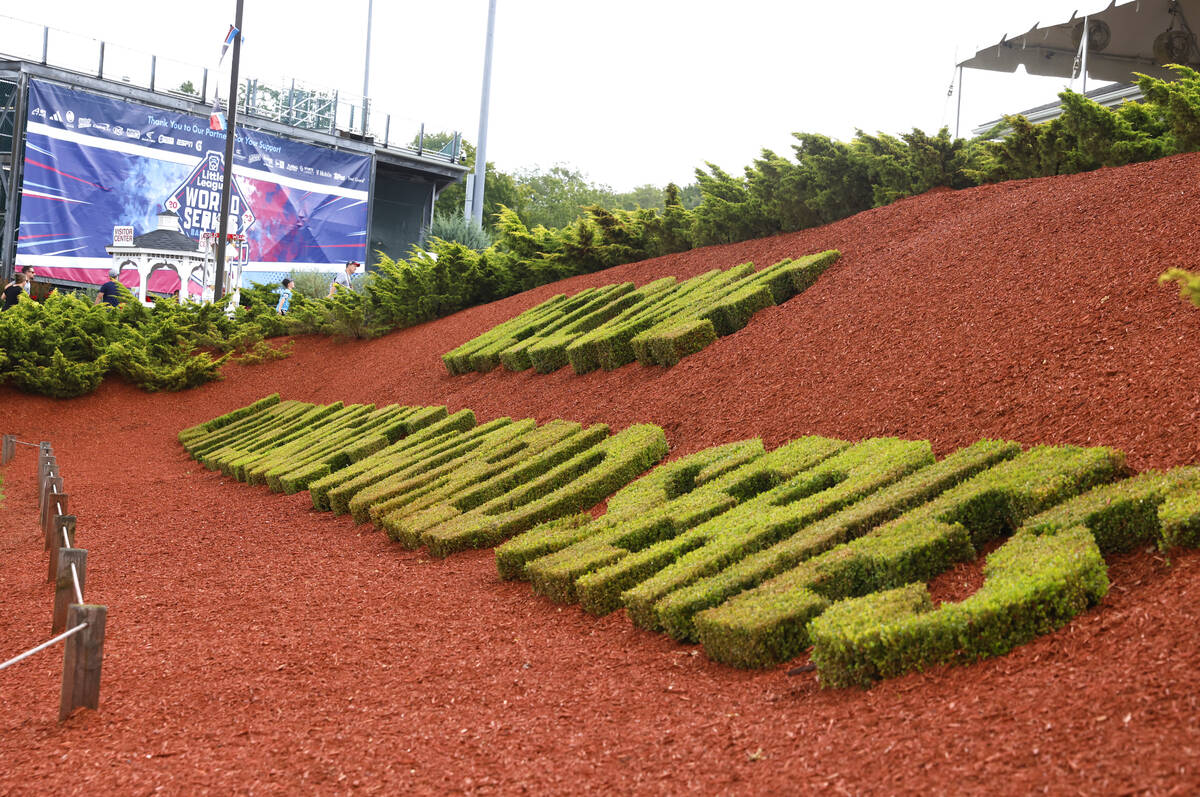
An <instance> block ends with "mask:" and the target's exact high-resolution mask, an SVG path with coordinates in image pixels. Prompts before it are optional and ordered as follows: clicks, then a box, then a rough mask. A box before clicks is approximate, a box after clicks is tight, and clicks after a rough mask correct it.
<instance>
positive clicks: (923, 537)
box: [694, 446, 1125, 667]
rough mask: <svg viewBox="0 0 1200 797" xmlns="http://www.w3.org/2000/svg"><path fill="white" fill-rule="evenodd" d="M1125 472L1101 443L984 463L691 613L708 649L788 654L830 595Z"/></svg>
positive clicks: (939, 564)
mask: <svg viewBox="0 0 1200 797" xmlns="http://www.w3.org/2000/svg"><path fill="white" fill-rule="evenodd" d="M1124 473H1125V461H1124V456H1123V455H1122V454H1121V453H1120V452H1118V451H1114V450H1112V449H1107V448H1087V449H1084V448H1077V447H1074V446H1057V447H1049V446H1040V447H1037V448H1033V449H1031V450H1029V451H1027V452H1025V453H1023V454H1021V455H1020V456H1017V457H1015V458H1013V459H1010V460H1007V461H1005V462H1002V463H1000V464H999V465H996V466H995V467H992V468H989V469H988V470H985V471H983V472H982V473H980V474H978V475H977V476H974V477H972V478H970V479H968V480H967V481H965V482H963V483H962V484H960V485H958V486H957V487H953V488H951V489H950V490H948V491H947V492H945V493H943V494H942V495H940V496H939V497H937V498H935V499H934V500H933V501H931V502H930V503H928V504H925V505H924V506H921V507H918V508H917V509H914V510H911V511H910V512H908V513H906V514H904V515H903V516H901V517H899V518H897V519H896V520H893V521H891V522H889V523H886V524H884V525H883V526H880V527H879V528H877V529H874V530H872V531H870V532H868V533H866V534H864V535H863V536H861V537H859V538H857V539H855V540H852V541H850V542H848V543H845V544H843V545H840V546H838V547H836V548H833V549H831V550H829V551H827V552H825V553H823V554H820V555H819V556H816V557H814V558H812V559H809V560H807V561H805V562H803V563H801V564H800V565H799V566H797V567H796V568H794V569H792V570H790V571H787V572H785V573H782V574H781V575H778V576H775V577H774V578H772V579H770V580H768V581H766V582H765V583H763V584H762V585H760V586H758V587H756V588H754V589H751V590H748V591H746V592H743V593H741V594H739V595H737V596H736V597H734V598H732V599H730V600H729V601H727V602H726V603H724V604H722V605H720V606H717V607H715V608H711V609H707V610H705V611H703V612H700V613H699V614H697V615H695V617H694V623H695V628H696V634H697V637H698V638H699V640H700V642H701V643H702V644H703V645H704V649H705V652H707V653H708V655H709V657H710V658H712V659H714V660H716V661H721V662H724V663H727V664H732V665H734V666H738V667H763V666H768V665H771V664H775V663H778V662H781V661H786V660H787V659H789V658H792V657H793V656H796V655H797V654H799V653H800V652H801V651H802V650H804V649H805V648H806V647H808V645H809V637H808V632H807V626H808V623H809V621H810V620H812V619H813V618H815V617H817V616H818V615H820V614H821V613H823V612H824V611H825V610H826V609H827V608H828V607H829V605H830V604H831V603H832V602H833V601H836V600H840V599H843V598H850V597H859V596H865V595H868V594H870V593H872V592H876V591H879V590H886V589H891V588H894V587H899V586H902V585H904V584H907V583H910V582H914V581H927V580H929V579H931V578H933V577H934V576H936V575H938V574H939V573H941V572H943V571H944V570H946V569H947V568H949V567H950V566H952V565H953V564H954V563H956V562H960V561H965V560H968V559H972V558H974V557H975V555H976V548H975V546H976V545H982V544H983V543H985V542H987V541H989V540H991V539H994V538H995V537H998V536H1000V535H1001V534H1004V533H1006V532H1011V531H1012V530H1014V529H1015V528H1016V527H1017V526H1018V525H1019V524H1020V523H1021V522H1022V521H1024V520H1025V519H1027V518H1029V517H1031V516H1032V515H1035V514H1037V513H1038V512H1039V511H1041V510H1044V509H1047V508H1049V507H1051V506H1053V505H1055V504H1057V503H1059V502H1061V501H1063V500H1065V499H1067V498H1070V497H1072V496H1074V495H1077V494H1079V493H1082V492H1084V491H1086V490H1088V489H1090V488H1092V487H1094V486H1096V485H1099V484H1103V483H1106V482H1109V481H1112V480H1113V479H1115V478H1117V477H1118V476H1120V475H1123V474H1124Z"/></svg>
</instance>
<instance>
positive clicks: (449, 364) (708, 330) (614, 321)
mask: <svg viewBox="0 0 1200 797" xmlns="http://www.w3.org/2000/svg"><path fill="white" fill-rule="evenodd" d="M837 257H838V253H837V252H835V251H828V252H822V253H820V254H817V255H810V256H808V257H805V258H802V259H801V260H799V261H792V260H784V261H780V262H779V263H776V264H775V265H774V266H771V267H769V268H766V269H763V270H762V271H760V272H756V271H755V270H754V267H753V265H751V264H749V263H745V264H742V265H740V266H736V267H734V268H731V269H728V270H726V271H719V270H713V271H710V272H707V273H705V274H701V275H699V276H697V277H693V278H692V279H689V280H687V281H685V282H683V283H677V282H676V281H675V280H674V279H673V278H667V279H661V280H656V281H654V282H652V283H649V284H648V285H646V286H644V287H642V288H640V289H636V290H635V289H634V286H633V284H632V283H625V284H622V285H609V286H607V287H605V288H600V289H596V288H588V289H587V290H584V291H582V292H580V293H578V294H575V295H574V296H572V297H569V298H567V297H554V299H551V300H550V301H547V302H543V303H542V304H540V305H538V306H536V307H534V308H532V309H530V310H527V311H525V312H524V313H522V314H521V315H519V316H517V317H516V318H512V319H509V320H508V321H506V322H504V323H502V324H499V325H498V326H496V327H493V328H492V329H490V330H488V331H487V332H485V333H484V334H482V335H480V336H478V337H476V338H474V339H472V340H469V341H467V342H466V343H463V344H462V345H460V346H458V347H457V348H455V349H453V350H451V351H449V352H447V353H445V354H444V355H442V362H443V363H444V364H445V366H446V370H447V371H449V372H450V374H452V375H458V374H464V373H467V372H468V371H471V370H474V371H480V372H487V371H490V370H491V369H492V368H495V367H496V365H498V364H503V365H504V367H505V368H507V369H509V370H510V371H521V370H525V369H527V368H533V369H534V370H536V371H538V372H539V373H550V372H552V371H556V370H558V369H559V368H562V367H563V366H565V365H567V364H570V365H571V366H572V368H573V369H574V370H575V372H576V373H577V374H583V373H587V372H588V371H591V370H594V369H596V368H605V369H612V368H617V367H619V366H621V365H624V364H626V363H629V362H633V360H635V359H637V360H640V361H641V362H642V363H644V364H647V365H667V366H669V365H674V364H675V363H677V362H679V360H681V359H682V358H683V357H686V356H687V355H689V354H694V353H695V352H698V351H700V350H701V349H703V348H705V347H706V346H708V345H709V344H710V343H712V342H713V341H715V340H716V339H717V338H718V337H719V336H721V335H728V334H731V333H733V332H736V331H737V330H739V329H741V328H742V327H744V326H745V325H746V324H747V323H748V322H749V320H750V318H751V316H753V315H754V313H756V312H758V311H759V310H761V309H763V308H765V307H770V306H771V305H773V304H775V303H776V302H777V301H786V300H787V299H788V298H790V297H792V296H794V295H795V294H796V293H799V292H801V291H803V290H804V289H805V288H807V287H809V286H810V285H812V283H813V282H815V281H816V278H817V277H818V276H819V275H820V273H821V272H822V271H824V269H826V268H828V266H829V264H831V263H832V262H833V261H834V260H836V259H837Z"/></svg>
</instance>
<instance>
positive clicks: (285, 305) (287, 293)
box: [275, 277, 295, 315]
mask: <svg viewBox="0 0 1200 797" xmlns="http://www.w3.org/2000/svg"><path fill="white" fill-rule="evenodd" d="M294 284H295V282H294V281H293V280H292V278H291V277H284V278H283V289H282V290H281V291H279V303H278V304H276V305H275V312H276V313H278V314H279V315H287V311H288V310H289V309H290V308H291V306H292V286H293V285H294Z"/></svg>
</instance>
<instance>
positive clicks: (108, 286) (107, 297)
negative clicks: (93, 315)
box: [92, 268, 121, 307]
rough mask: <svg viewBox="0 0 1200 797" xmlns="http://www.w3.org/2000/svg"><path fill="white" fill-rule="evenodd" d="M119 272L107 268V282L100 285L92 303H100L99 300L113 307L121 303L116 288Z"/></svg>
mask: <svg viewBox="0 0 1200 797" xmlns="http://www.w3.org/2000/svg"><path fill="white" fill-rule="evenodd" d="M120 273H121V272H120V271H118V270H117V269H115V268H110V269H109V270H108V282H106V283H104V284H103V285H101V286H100V292H99V293H97V294H96V301H94V302H92V304H100V302H105V303H107V304H111V305H112V306H113V307H117V306H118V305H120V304H121V294H120V291H119V290H118V288H117V277H118V275H120Z"/></svg>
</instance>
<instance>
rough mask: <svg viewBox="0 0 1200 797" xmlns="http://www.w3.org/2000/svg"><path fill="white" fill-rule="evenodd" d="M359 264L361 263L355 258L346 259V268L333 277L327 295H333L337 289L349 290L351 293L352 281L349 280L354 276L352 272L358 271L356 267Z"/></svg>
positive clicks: (352, 289) (352, 288) (352, 290)
mask: <svg viewBox="0 0 1200 797" xmlns="http://www.w3.org/2000/svg"><path fill="white" fill-rule="evenodd" d="M361 265H362V263H359V262H358V261H357V260H348V261H346V270H345V271H343V272H342V273H341V274H338V275H337V276H336V277H334V278H333V282H331V283H329V295H330V296H333V295H334V294H335V293H337V292H338V291H350V292H351V293H353V292H354V283H353V282H351V280H350V278H351V277H353V276H354V272H356V271H358V267H359V266H361Z"/></svg>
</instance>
